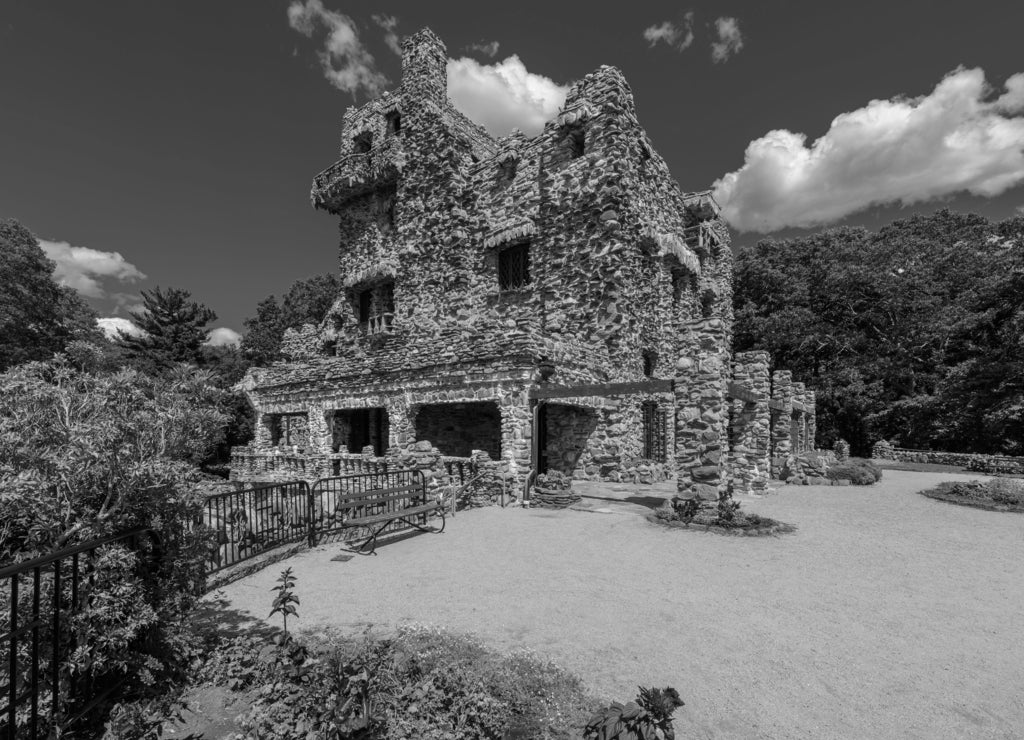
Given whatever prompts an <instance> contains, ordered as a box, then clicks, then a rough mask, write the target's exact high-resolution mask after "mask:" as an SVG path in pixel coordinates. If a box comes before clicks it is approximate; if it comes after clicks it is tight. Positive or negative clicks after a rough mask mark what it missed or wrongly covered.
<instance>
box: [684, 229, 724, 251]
mask: <svg viewBox="0 0 1024 740" xmlns="http://www.w3.org/2000/svg"><path fill="white" fill-rule="evenodd" d="M683 239H684V240H685V241H686V246H688V247H689V248H690V249H692V250H694V251H700V252H705V253H706V252H707V251H708V250H710V249H711V248H713V247H717V246H718V245H719V244H721V243H722V237H721V236H720V235H719V233H718V231H717V229H715V227H714V224H713V222H711V221H701V222H700V223H699V224H697V225H696V226H690V227H688V228H685V229H683Z"/></svg>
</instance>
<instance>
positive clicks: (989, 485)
mask: <svg viewBox="0 0 1024 740" xmlns="http://www.w3.org/2000/svg"><path fill="white" fill-rule="evenodd" d="M921 495H922V496H927V497H928V498H933V499H937V500H938V501H945V502H947V503H950V504H957V505H959V506H972V507H974V508H976V509H986V510H988V511H1013V512H1018V513H1024V480H1019V479H1014V478H994V479H992V480H990V481H977V480H973V481H969V482H966V483H960V482H955V483H954V482H949V483H940V484H939V485H938V486H936V487H935V488H930V489H928V490H927V491H921Z"/></svg>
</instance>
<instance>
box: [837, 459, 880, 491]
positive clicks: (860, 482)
mask: <svg viewBox="0 0 1024 740" xmlns="http://www.w3.org/2000/svg"><path fill="white" fill-rule="evenodd" d="M825 475H826V476H828V478H829V479H830V480H848V481H850V482H851V483H852V484H853V485H855V486H870V485H871V484H872V483H877V482H878V481H880V480H882V469H881V468H880V467H878V465H877V464H875V463H873V462H871V461H870V460H862V459H859V458H855V457H851V458H849V459H848V460H847V461H846V462H843V463H839V464H838V465H833V466H832V467H830V468H829V469H828V472H827V473H825Z"/></svg>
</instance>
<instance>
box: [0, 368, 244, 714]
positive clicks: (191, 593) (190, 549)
mask: <svg viewBox="0 0 1024 740" xmlns="http://www.w3.org/2000/svg"><path fill="white" fill-rule="evenodd" d="M221 397H222V392H221V391H220V390H219V389H217V388H216V386H214V385H213V384H212V382H211V378H210V376H209V374H208V373H204V372H201V371H197V370H195V369H194V368H187V367H180V368H176V369H174V370H172V371H171V372H169V373H168V374H167V375H166V376H164V377H160V378H153V377H149V376H145V375H142V374H140V373H138V372H137V371H134V370H122V371H119V372H117V373H97V374H93V373H89V372H86V371H83V370H81V369H79V368H77V367H75V366H73V365H72V364H71V363H70V362H69V360H68V359H67V358H66V357H64V356H62V355H58V356H57V357H55V358H54V359H53V360H51V361H49V362H45V363H44V362H35V363H26V364H23V365H20V366H18V367H15V368H12V369H10V370H8V371H7V372H6V373H3V374H0V562H4V563H7V562H19V561H24V560H28V559H31V558H32V557H35V556H38V555H42V554H45V553H48V552H51V551H53V550H55V549H58V548H60V547H63V546H67V545H71V544H76V543H79V542H84V541H87V540H90V539H93V538H95V537H99V536H103V535H107V534H112V533H115V532H120V531H123V530H125V529H129V528H132V527H141V526H144V527H148V528H149V529H150V530H151V531H152V532H153V533H154V539H153V540H145V541H143V542H141V543H140V547H141V550H140V553H141V554H137V553H130V552H128V551H126V550H124V549H123V548H120V547H106V548H101V549H100V550H98V551H97V557H96V559H95V561H83V563H82V564H80V568H81V569H82V570H81V574H82V584H83V585H81V586H80V589H85V591H86V593H82V592H81V591H80V594H82V603H83V604H84V605H85V607H84V609H83V610H82V611H81V612H79V613H77V614H76V615H74V616H73V617H72V618H71V619H70V620H69V623H68V628H67V629H68V630H70V633H71V634H73V635H74V639H75V643H76V644H77V645H78V647H77V648H76V649H75V650H74V652H72V653H71V655H70V657H69V665H68V667H67V670H70V671H72V672H73V673H75V674H80V675H88V676H91V677H92V678H93V679H94V680H96V681H97V682H102V681H103V679H104V677H106V676H110V675H118V676H124V677H126V678H127V679H128V683H127V684H126V685H127V686H128V689H129V697H140V696H141V697H147V696H155V695H157V694H159V693H160V691H162V690H163V688H164V687H166V685H167V683H168V682H169V681H172V680H175V677H178V676H180V675H181V674H182V673H183V672H185V670H186V667H187V664H188V663H189V661H190V660H192V659H193V658H194V656H195V653H196V648H195V645H194V642H193V640H192V638H191V637H190V635H189V633H188V631H187V630H185V629H183V626H182V623H183V620H184V619H185V617H186V615H187V614H188V613H189V612H190V610H191V609H192V608H193V606H194V604H195V602H196V598H197V593H198V592H199V590H200V589H201V586H202V583H203V579H204V572H203V571H204V563H205V560H206V558H207V555H208V552H209V549H210V547H211V544H212V539H211V537H210V536H209V534H208V533H207V532H206V531H205V530H203V529H200V528H196V527H195V526H194V522H196V521H197V520H198V519H199V517H200V516H201V513H202V503H203V497H202V495H201V494H200V493H199V492H198V491H197V490H195V489H194V488H193V487H192V485H191V484H192V483H195V482H196V481H197V480H198V478H199V476H198V473H197V471H196V469H195V467H194V465H193V463H194V462H196V461H198V460H200V459H202V458H203V457H204V456H205V455H206V454H207V452H208V450H209V449H210V448H211V447H212V445H213V444H215V443H216V441H217V438H218V436H219V435H220V434H221V430H222V426H223V423H224V418H225V417H224V414H223V413H222V412H221V411H220V400H221ZM85 584H87V585H85ZM65 587H69V585H68V584H66V586H65ZM50 588H51V590H52V586H51V587H50ZM0 598H2V597H0ZM52 599H53V594H52V593H50V594H47V593H46V592H44V593H43V595H42V601H43V607H44V608H43V610H44V612H46V611H47V610H49V609H51V604H52ZM26 606H27V605H26ZM0 613H3V614H6V613H7V612H6V610H5V609H4V608H3V605H2V604H0ZM26 621H28V620H26ZM2 629H3V627H2V625H0V630H2ZM49 639H50V637H49V633H47V635H46V636H45V640H49ZM41 649H44V650H45V649H48V648H46V646H45V645H43V646H41ZM44 679H45V677H44Z"/></svg>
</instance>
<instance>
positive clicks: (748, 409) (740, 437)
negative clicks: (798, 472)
mask: <svg viewBox="0 0 1024 740" xmlns="http://www.w3.org/2000/svg"><path fill="white" fill-rule="evenodd" d="M769 360H770V356H769V354H768V353H767V352H763V351H755V352H738V353H736V359H735V362H734V363H733V381H734V382H736V383H737V384H739V385H741V386H743V387H744V388H747V389H748V390H750V391H752V392H753V393H755V394H757V395H758V396H759V397H760V399H761V400H759V401H744V400H742V399H738V398H734V399H732V430H731V432H732V433H731V450H730V463H731V465H732V468H733V471H732V482H733V487H734V488H733V490H734V491H741V492H743V493H753V492H758V491H763V490H765V489H767V487H768V476H769V471H770V464H771V463H770V455H769V451H770V446H771V444H770V443H771V416H770V413H769V411H770V409H769V407H768V398H769V394H770V392H771V382H770V375H769V371H768V363H769Z"/></svg>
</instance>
